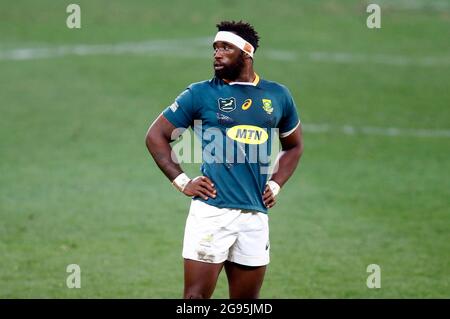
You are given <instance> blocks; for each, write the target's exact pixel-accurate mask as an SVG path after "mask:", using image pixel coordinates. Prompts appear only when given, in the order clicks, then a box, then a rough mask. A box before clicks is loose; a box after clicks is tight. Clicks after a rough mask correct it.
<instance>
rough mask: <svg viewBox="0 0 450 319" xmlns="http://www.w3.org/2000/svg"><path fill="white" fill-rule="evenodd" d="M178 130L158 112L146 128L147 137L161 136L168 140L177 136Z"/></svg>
mask: <svg viewBox="0 0 450 319" xmlns="http://www.w3.org/2000/svg"><path fill="white" fill-rule="evenodd" d="M179 131H180V130H179V129H177V128H176V127H175V125H173V124H172V123H171V122H170V121H169V120H168V119H167V118H166V117H165V116H164V114H162V113H161V114H160V115H159V116H158V118H157V119H156V120H155V121H154V122H153V124H152V125H151V126H150V128H149V130H148V134H147V135H148V137H149V138H152V137H163V138H164V139H165V140H167V141H168V142H171V141H173V140H175V139H177V138H178V137H179V135H180V134H181V133H180V132H179Z"/></svg>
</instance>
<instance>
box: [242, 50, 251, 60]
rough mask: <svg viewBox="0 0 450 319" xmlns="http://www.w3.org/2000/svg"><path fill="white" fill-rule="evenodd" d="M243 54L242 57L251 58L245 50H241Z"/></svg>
mask: <svg viewBox="0 0 450 319" xmlns="http://www.w3.org/2000/svg"><path fill="white" fill-rule="evenodd" d="M242 53H243V54H244V58H246V59H253V58H252V57H251V56H250V54H248V53H247V52H242Z"/></svg>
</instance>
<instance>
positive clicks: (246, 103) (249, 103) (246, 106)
mask: <svg viewBox="0 0 450 319" xmlns="http://www.w3.org/2000/svg"><path fill="white" fill-rule="evenodd" d="M250 106H252V99H246V100H245V101H244V104H242V109H243V110H244V111H247V110H248V109H249V108H250Z"/></svg>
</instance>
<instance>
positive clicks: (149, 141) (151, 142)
mask: <svg viewBox="0 0 450 319" xmlns="http://www.w3.org/2000/svg"><path fill="white" fill-rule="evenodd" d="M156 140H157V138H156V135H155V130H154V127H153V126H150V128H149V129H148V131H147V134H145V145H146V146H147V149H148V150H149V151H151V150H152V149H153V148H154V146H155V141H156Z"/></svg>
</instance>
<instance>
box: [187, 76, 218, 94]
mask: <svg viewBox="0 0 450 319" xmlns="http://www.w3.org/2000/svg"><path fill="white" fill-rule="evenodd" d="M215 85H217V83H215V79H214V78H213V79H209V80H204V81H199V82H193V83H191V84H189V86H188V89H190V90H192V91H197V90H205V89H208V88H211V87H213V86H215Z"/></svg>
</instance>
